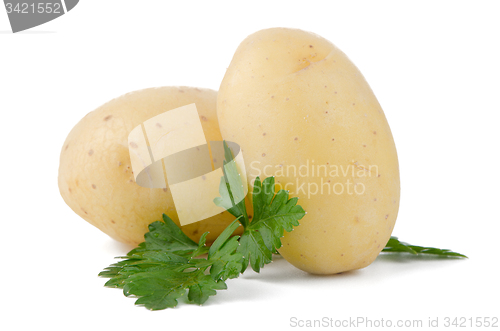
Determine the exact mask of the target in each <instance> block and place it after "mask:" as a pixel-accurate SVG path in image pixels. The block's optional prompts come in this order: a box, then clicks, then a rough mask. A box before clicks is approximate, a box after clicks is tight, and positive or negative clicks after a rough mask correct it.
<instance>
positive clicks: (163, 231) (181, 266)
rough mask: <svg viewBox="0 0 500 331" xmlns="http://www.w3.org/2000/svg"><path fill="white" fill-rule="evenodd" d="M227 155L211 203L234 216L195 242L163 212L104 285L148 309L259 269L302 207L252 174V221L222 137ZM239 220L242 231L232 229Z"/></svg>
mask: <svg viewBox="0 0 500 331" xmlns="http://www.w3.org/2000/svg"><path fill="white" fill-rule="evenodd" d="M224 149H225V160H224V167H223V173H224V176H223V177H222V178H221V182H220V187H219V193H220V197H218V198H216V199H215V200H214V203H215V204H216V205H218V206H220V207H223V208H225V209H226V210H228V211H229V212H230V213H231V214H232V215H233V216H235V217H236V219H235V220H234V221H233V222H232V223H231V224H230V225H229V226H228V227H227V228H226V229H225V230H224V231H223V232H222V233H221V234H220V235H219V237H217V239H216V240H215V241H214V242H213V244H212V245H211V246H210V248H209V247H207V246H206V237H207V234H208V232H205V233H204V234H203V235H202V236H201V238H200V240H199V241H198V243H196V242H194V241H193V240H191V239H190V238H189V237H188V236H186V235H185V234H184V233H183V232H182V230H181V229H180V228H179V227H178V226H177V225H176V224H175V223H174V222H173V221H172V220H171V219H170V218H169V217H168V216H167V215H165V214H163V221H156V222H153V223H151V224H150V225H149V232H147V233H146V234H145V235H144V239H145V241H144V242H143V243H141V244H140V245H139V247H137V248H135V249H133V250H131V251H130V252H129V253H128V254H127V255H126V256H122V257H118V258H119V259H121V261H119V262H117V263H114V264H112V265H110V266H109V267H107V268H105V269H104V271H102V272H101V273H99V276H101V277H105V278H109V280H108V281H107V282H106V284H105V286H107V287H114V288H121V289H123V293H124V295H125V296H133V297H137V300H136V302H135V303H136V304H137V305H143V306H145V307H146V308H148V309H151V310H159V309H165V308H173V307H175V306H177V304H178V301H177V300H178V299H179V298H181V297H182V296H184V295H185V294H186V292H187V299H188V301H189V302H190V303H195V304H199V305H201V304H203V303H205V302H206V301H207V300H208V299H209V298H210V297H211V296H213V295H216V294H217V290H225V289H226V288H227V285H226V282H225V281H226V280H227V279H231V278H236V277H238V276H239V275H240V274H241V273H243V272H244V271H245V270H246V269H247V267H248V265H250V266H251V268H252V269H253V270H254V271H256V272H259V271H260V269H261V268H262V267H263V266H264V265H265V264H268V263H270V262H271V261H272V255H273V253H277V249H278V248H280V247H281V237H283V234H284V231H287V232H290V231H292V230H293V228H294V227H296V226H298V225H299V220H300V219H302V218H303V217H304V215H305V214H306V212H305V211H304V209H302V207H301V206H299V205H298V204H297V202H298V198H291V199H290V198H289V195H288V191H284V190H280V191H279V192H278V193H276V194H275V180H274V177H268V178H266V179H264V180H263V181H261V180H260V178H259V177H257V178H256V180H255V182H254V187H253V193H252V202H253V211H254V216H253V219H252V221H250V218H249V216H248V213H247V211H246V207H245V200H244V198H245V192H244V187H243V182H242V180H241V178H240V175H239V173H238V170H237V167H236V164H235V163H234V161H233V159H234V158H233V155H232V153H231V150H230V149H229V148H228V146H227V144H226V143H225V142H224ZM239 226H243V227H244V231H243V234H242V235H241V236H238V235H233V233H234V231H235V230H236V229H237V228H238V227H239ZM383 252H387V253H410V254H417V255H425V254H431V255H438V256H448V257H459V258H461V257H466V256H465V255H462V254H459V253H456V252H452V251H450V250H446V249H438V248H432V247H420V246H414V245H409V244H406V243H404V242H400V241H399V240H398V239H397V238H396V237H391V239H390V240H389V242H388V243H387V246H386V247H385V248H384V249H383Z"/></svg>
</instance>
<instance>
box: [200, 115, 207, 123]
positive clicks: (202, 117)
mask: <svg viewBox="0 0 500 331" xmlns="http://www.w3.org/2000/svg"><path fill="white" fill-rule="evenodd" d="M200 119H201V120H202V121H205V122H206V121H208V119H207V118H206V117H205V116H203V115H202V116H200Z"/></svg>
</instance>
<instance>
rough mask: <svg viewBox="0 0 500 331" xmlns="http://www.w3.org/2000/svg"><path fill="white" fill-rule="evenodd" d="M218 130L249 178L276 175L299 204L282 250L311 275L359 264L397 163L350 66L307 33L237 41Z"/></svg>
mask: <svg viewBox="0 0 500 331" xmlns="http://www.w3.org/2000/svg"><path fill="white" fill-rule="evenodd" d="M217 115H218V118H219V125H220V127H221V132H222V137H223V138H224V139H226V140H229V141H234V142H236V143H238V144H240V146H241V148H242V151H243V156H244V159H245V166H246V169H247V174H248V177H249V178H248V182H249V183H252V182H253V180H254V178H255V177H256V176H258V175H259V176H261V178H262V177H268V176H276V182H277V186H278V187H277V189H278V188H283V189H287V190H290V195H291V196H296V197H299V204H300V205H302V207H303V208H304V209H305V210H306V211H307V215H306V216H305V217H304V218H303V219H302V220H301V222H300V223H301V225H300V226H298V227H296V228H295V229H294V231H292V232H290V233H285V236H284V237H283V238H282V243H283V246H282V247H281V249H280V250H279V252H280V253H281V255H282V256H283V257H284V258H285V259H286V260H288V261H289V262H290V263H291V264H293V265H294V266H296V267H298V268H300V269H302V270H305V271H307V272H310V273H315V274H334V273H339V272H343V271H347V270H353V269H359V268H363V267H366V266H368V265H369V264H370V263H371V262H372V261H373V260H374V259H375V258H376V257H377V255H378V254H379V253H380V251H381V250H382V249H383V248H384V246H385V244H386V243H387V241H388V239H389V237H390V235H391V232H392V229H393V227H394V224H395V221H396V217H397V213H398V208H399V194H400V185H399V166H398V159H397V154H396V148H395V145H394V141H393V137H392V134H391V131H390V128H389V125H388V124H387V120H386V118H385V115H384V112H383V111H382V109H381V107H380V105H379V103H378V101H377V99H376V98H375V96H374V94H373V92H372V90H371V89H370V87H369V86H368V84H367V82H366V81H365V79H364V78H363V76H362V75H361V73H360V72H359V70H358V69H357V68H356V67H355V66H354V64H353V63H352V62H351V61H350V60H349V59H348V58H347V56H346V55H345V54H344V53H342V52H341V51H340V50H339V49H338V48H337V47H335V46H334V45H333V44H332V43H330V42H329V41H327V40H325V39H324V38H322V37H320V36H318V35H315V34H313V33H309V32H305V31H301V30H295V29H285V28H274V29H268V30H263V31H259V32H257V33H255V34H253V35H251V36H249V37H247V38H246V39H245V40H244V41H243V42H242V43H241V44H240V46H239V47H238V49H237V50H236V53H235V54H234V57H233V59H232V61H231V64H230V65H229V68H228V70H227V72H226V74H225V76H224V79H223V81H222V84H221V86H220V90H219V95H218V97H217Z"/></svg>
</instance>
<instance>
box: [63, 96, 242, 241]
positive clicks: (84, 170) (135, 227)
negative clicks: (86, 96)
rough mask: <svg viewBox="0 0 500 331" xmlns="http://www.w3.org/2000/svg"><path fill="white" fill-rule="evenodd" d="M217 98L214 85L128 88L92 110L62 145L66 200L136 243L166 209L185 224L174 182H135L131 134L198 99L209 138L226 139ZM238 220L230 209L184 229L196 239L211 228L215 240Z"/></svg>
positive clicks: (105, 227)
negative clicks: (162, 184) (160, 185)
mask: <svg viewBox="0 0 500 331" xmlns="http://www.w3.org/2000/svg"><path fill="white" fill-rule="evenodd" d="M216 98H217V92H215V91H212V90H208V89H199V88H192V87H160V88H150V89H145V90H141V91H135V92H131V93H128V94H125V95H123V96H121V97H119V98H116V99H114V100H111V101H110V102H108V103H106V104H104V105H103V106H101V107H99V108H97V109H96V110H94V111H93V112H90V113H89V114H87V115H86V116H85V117H84V118H83V119H82V120H81V121H80V122H79V123H78V124H77V125H76V126H75V127H74V128H73V130H71V132H70V133H69V135H68V137H67V138H66V141H65V143H64V145H63V147H62V151H61V158H60V166H59V178H58V181H59V190H60V192H61V195H62V197H63V198H64V201H65V202H66V203H67V204H68V206H70V207H71V209H73V211H74V212H75V213H77V214H78V215H80V216H81V217H82V218H83V219H85V220H86V221H87V222H89V223H90V224H92V225H94V226H96V227H97V228H99V229H100V230H102V231H103V232H105V233H106V234H108V235H109V236H111V237H112V238H114V239H116V240H118V241H121V242H124V243H127V244H131V245H137V244H138V243H140V242H142V241H144V233H145V232H147V231H148V224H150V223H151V222H153V221H156V220H160V219H161V215H162V213H165V214H167V215H168V216H169V217H170V218H172V219H173V220H174V222H176V223H177V224H179V222H178V218H177V214H176V210H175V207H174V203H173V200H172V195H171V193H170V190H169V189H168V188H167V189H149V188H144V187H140V186H139V185H137V184H136V183H135V181H134V177H133V174H132V169H131V164H130V155H129V149H128V146H127V144H128V143H127V139H128V134H129V132H130V131H131V130H132V129H133V128H135V127H136V126H137V125H140V124H141V123H142V122H144V121H145V120H147V119H149V118H151V117H154V116H156V115H158V114H161V113H163V112H165V111H167V110H170V109H174V108H177V107H181V106H184V105H187V104H191V103H195V104H196V106H197V108H198V112H199V114H200V119H201V123H202V126H203V130H204V132H205V136H206V139H207V141H211V140H221V139H222V138H221V134H220V131H219V125H218V122H217V117H216V110H215V105H216ZM233 220H234V217H233V216H232V215H230V214H229V213H228V212H224V213H222V214H219V215H216V216H213V217H211V218H209V219H206V220H203V221H200V222H197V223H193V224H189V225H186V226H183V227H182V230H183V231H184V232H185V233H186V234H187V235H188V236H189V237H190V238H191V239H193V240H195V241H198V239H199V237H200V236H201V235H202V234H203V233H204V232H205V231H210V234H209V236H208V238H207V239H208V241H209V242H210V241H213V240H215V238H216V237H217V236H218V235H219V234H220V232H222V231H223V230H224V228H225V227H226V226H227V225H228V224H229V223H230V222H231V221H233Z"/></svg>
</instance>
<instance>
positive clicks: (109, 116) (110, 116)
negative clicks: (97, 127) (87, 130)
mask: <svg viewBox="0 0 500 331" xmlns="http://www.w3.org/2000/svg"><path fill="white" fill-rule="evenodd" d="M112 117H113V115H108V116H106V117H104V118H103V120H104V121H105V122H106V121H109V120H110V119H111V118H112Z"/></svg>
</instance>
